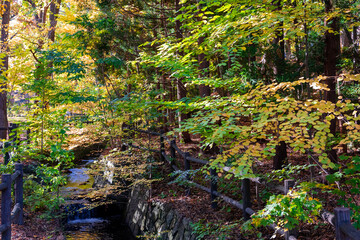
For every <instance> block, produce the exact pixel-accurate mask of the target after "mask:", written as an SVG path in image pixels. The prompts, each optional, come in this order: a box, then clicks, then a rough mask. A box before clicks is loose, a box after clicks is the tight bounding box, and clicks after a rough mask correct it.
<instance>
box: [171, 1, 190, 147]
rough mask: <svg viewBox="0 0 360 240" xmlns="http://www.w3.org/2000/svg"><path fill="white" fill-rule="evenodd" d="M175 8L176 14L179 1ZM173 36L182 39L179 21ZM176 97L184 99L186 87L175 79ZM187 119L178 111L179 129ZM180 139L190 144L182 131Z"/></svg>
mask: <svg viewBox="0 0 360 240" xmlns="http://www.w3.org/2000/svg"><path fill="white" fill-rule="evenodd" d="M175 8H176V12H177V14H178V13H179V11H180V0H175ZM175 34H176V38H177V39H178V40H179V41H181V40H182V38H183V35H182V32H181V22H180V20H176V21H175ZM178 54H179V55H180V56H183V55H184V54H183V53H182V52H178ZM176 89H177V90H176V91H177V92H176V95H177V100H181V99H183V98H185V97H186V93H187V91H186V87H185V85H184V84H183V82H182V79H180V78H177V79H176ZM186 119H187V114H184V113H182V112H181V111H180V113H179V127H180V128H181V123H182V122H183V121H185V120H186ZM180 138H181V139H182V140H183V141H184V142H185V143H191V142H192V141H191V137H190V134H189V133H188V132H186V131H182V132H181V133H180Z"/></svg>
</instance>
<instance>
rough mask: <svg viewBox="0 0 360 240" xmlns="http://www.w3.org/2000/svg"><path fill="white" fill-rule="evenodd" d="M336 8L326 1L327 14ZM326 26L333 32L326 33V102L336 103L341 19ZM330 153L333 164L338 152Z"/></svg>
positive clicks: (333, 128) (333, 127)
mask: <svg viewBox="0 0 360 240" xmlns="http://www.w3.org/2000/svg"><path fill="white" fill-rule="evenodd" d="M334 8H335V6H334V4H333V2H332V0H326V1H325V11H326V13H327V14H329V13H331V12H332V11H333V10H334ZM326 25H327V26H328V27H329V28H330V29H331V31H326V33H325V64H324V73H325V76H327V78H326V80H325V83H326V85H327V88H329V91H326V92H325V94H324V97H325V99H324V100H325V101H329V102H332V103H336V101H337V96H336V76H337V70H338V68H337V62H338V57H339V55H340V24H339V18H337V17H335V18H332V19H329V20H327V21H326ZM336 122H337V119H336V118H334V119H333V120H331V123H330V133H331V134H333V135H334V136H335V134H336ZM330 147H331V150H329V151H328V153H327V154H328V157H329V158H330V160H331V161H332V162H337V154H336V150H334V149H332V146H330Z"/></svg>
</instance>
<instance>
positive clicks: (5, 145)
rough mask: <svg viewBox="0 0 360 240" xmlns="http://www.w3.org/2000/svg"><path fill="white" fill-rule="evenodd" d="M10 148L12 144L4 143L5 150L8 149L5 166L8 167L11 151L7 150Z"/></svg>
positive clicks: (5, 155)
mask: <svg viewBox="0 0 360 240" xmlns="http://www.w3.org/2000/svg"><path fill="white" fill-rule="evenodd" d="M10 146H11V142H8V141H6V142H5V143H4V148H5V149H6V152H5V154H4V164H5V165H8V163H9V162H10V152H9V149H7V148H9V147H10Z"/></svg>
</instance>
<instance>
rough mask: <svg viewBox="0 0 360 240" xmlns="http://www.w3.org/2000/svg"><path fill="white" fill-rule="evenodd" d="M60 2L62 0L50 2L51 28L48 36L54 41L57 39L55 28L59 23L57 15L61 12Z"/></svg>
mask: <svg viewBox="0 0 360 240" xmlns="http://www.w3.org/2000/svg"><path fill="white" fill-rule="evenodd" d="M60 4H61V0H56V1H53V2H51V4H50V15H49V21H50V30H49V32H48V38H49V39H50V40H51V41H52V42H54V41H55V28H56V25H57V15H58V14H59V11H60Z"/></svg>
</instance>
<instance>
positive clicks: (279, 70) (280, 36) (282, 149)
mask: <svg viewBox="0 0 360 240" xmlns="http://www.w3.org/2000/svg"><path fill="white" fill-rule="evenodd" d="M273 4H274V5H275V6H276V9H277V11H280V10H281V9H282V4H281V0H277V1H275V2H273ZM283 25H284V23H283V22H280V23H279V24H278V29H277V30H276V37H275V39H274V42H273V44H274V49H275V52H276V54H275V56H274V57H275V61H274V75H275V76H276V77H277V79H280V78H282V76H283V75H284V66H285V42H284V30H283ZM279 136H280V135H279ZM279 136H278V137H279ZM286 161H287V152H286V143H285V142H284V141H280V142H279V145H277V146H276V152H275V156H274V158H273V168H274V169H275V170H278V169H281V168H282V167H283V166H284V165H285V164H286Z"/></svg>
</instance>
